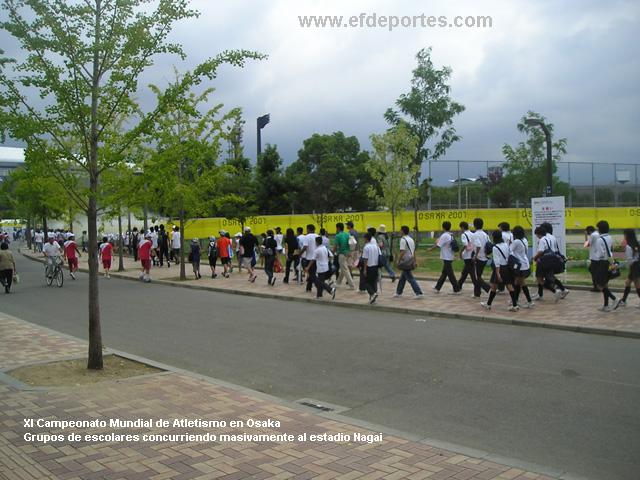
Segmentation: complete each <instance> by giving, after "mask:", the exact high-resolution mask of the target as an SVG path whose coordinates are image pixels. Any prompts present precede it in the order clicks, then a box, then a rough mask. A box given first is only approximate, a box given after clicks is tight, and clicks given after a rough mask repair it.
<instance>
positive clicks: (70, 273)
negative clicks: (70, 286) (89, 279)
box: [69, 272, 76, 280]
mask: <svg viewBox="0 0 640 480" xmlns="http://www.w3.org/2000/svg"><path fill="white" fill-rule="evenodd" d="M69 276H70V277H71V278H73V279H74V280H75V279H76V276H75V275H74V274H73V272H69Z"/></svg>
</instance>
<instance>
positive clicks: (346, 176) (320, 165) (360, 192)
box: [285, 132, 372, 219]
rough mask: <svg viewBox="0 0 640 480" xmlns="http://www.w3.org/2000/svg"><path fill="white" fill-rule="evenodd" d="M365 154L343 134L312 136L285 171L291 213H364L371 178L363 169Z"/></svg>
mask: <svg viewBox="0 0 640 480" xmlns="http://www.w3.org/2000/svg"><path fill="white" fill-rule="evenodd" d="M368 160H369V154H368V153H367V152H363V151H360V143H359V142H358V139H357V138H356V137H345V135H344V133H342V132H336V133H333V134H332V135H319V134H317V133H316V134H313V135H312V136H311V137H310V138H308V139H306V140H305V141H304V143H303V147H302V149H300V150H299V151H298V159H297V160H296V161H295V162H293V163H292V164H291V165H289V167H288V168H287V170H286V172H285V177H286V179H287V188H288V189H289V190H290V191H291V192H294V193H293V195H292V197H291V198H292V200H293V205H292V206H293V207H294V208H295V210H297V211H300V212H304V213H314V212H315V213H316V214H318V215H319V218H320V219H323V216H322V215H323V214H324V213H326V212H334V211H344V210H347V211H349V210H365V209H367V208H368V207H369V206H370V205H371V203H372V202H371V201H370V199H369V196H368V193H367V190H368V185H369V184H370V183H371V177H370V175H369V174H368V172H367V171H366V170H365V168H364V165H365V164H366V163H367V161H368Z"/></svg>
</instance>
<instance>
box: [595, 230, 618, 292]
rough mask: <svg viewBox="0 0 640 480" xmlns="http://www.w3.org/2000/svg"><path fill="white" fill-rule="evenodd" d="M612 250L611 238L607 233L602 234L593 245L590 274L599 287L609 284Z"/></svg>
mask: <svg viewBox="0 0 640 480" xmlns="http://www.w3.org/2000/svg"><path fill="white" fill-rule="evenodd" d="M612 250H613V241H612V240H611V236H610V235H609V234H608V233H603V234H602V235H600V238H599V239H598V241H597V242H596V243H595V247H594V260H592V261H591V272H592V274H593V278H594V280H595V282H596V285H598V286H599V287H604V286H606V285H607V283H609V258H610V257H611V252H612Z"/></svg>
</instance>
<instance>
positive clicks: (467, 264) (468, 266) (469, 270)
mask: <svg viewBox="0 0 640 480" xmlns="http://www.w3.org/2000/svg"><path fill="white" fill-rule="evenodd" d="M467 276H470V277H471V282H472V283H474V284H475V281H474V280H473V278H474V276H475V268H474V266H473V260H472V259H470V258H467V259H465V260H464V268H463V269H462V273H461V274H460V280H458V290H462V285H463V284H464V282H465V280H466V279H467Z"/></svg>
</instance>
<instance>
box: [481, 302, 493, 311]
mask: <svg viewBox="0 0 640 480" xmlns="http://www.w3.org/2000/svg"><path fill="white" fill-rule="evenodd" d="M480 305H482V307H483V308H484V309H485V310H491V305H489V304H488V303H487V302H480Z"/></svg>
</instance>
